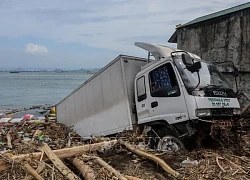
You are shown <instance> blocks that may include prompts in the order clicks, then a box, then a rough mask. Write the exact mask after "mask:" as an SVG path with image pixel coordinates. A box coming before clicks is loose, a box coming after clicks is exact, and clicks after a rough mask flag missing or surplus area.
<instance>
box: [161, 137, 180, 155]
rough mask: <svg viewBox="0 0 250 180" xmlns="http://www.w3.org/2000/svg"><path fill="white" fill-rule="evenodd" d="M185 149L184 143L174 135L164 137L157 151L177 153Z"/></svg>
mask: <svg viewBox="0 0 250 180" xmlns="http://www.w3.org/2000/svg"><path fill="white" fill-rule="evenodd" d="M183 149H184V145H183V143H182V142H181V141H180V140H179V139H178V138H176V137H174V136H172V135H166V136H164V137H162V138H161V139H160V140H159V142H158V144H157V150H159V151H165V152H177V151H181V150H183Z"/></svg>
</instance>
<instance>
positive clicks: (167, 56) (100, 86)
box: [56, 42, 241, 151]
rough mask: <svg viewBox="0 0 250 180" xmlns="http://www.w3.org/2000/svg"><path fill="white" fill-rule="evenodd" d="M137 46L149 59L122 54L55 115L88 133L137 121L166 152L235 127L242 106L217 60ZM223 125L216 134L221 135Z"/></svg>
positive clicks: (109, 131)
mask: <svg viewBox="0 0 250 180" xmlns="http://www.w3.org/2000/svg"><path fill="white" fill-rule="evenodd" d="M135 45H136V46H138V47H140V48H142V49H144V50H146V51H148V59H144V58H138V57H131V56H125V55H120V56H118V57H117V58H116V59H114V60H113V61H112V62H111V63H109V64H108V65H107V66H105V67H104V68H103V69H102V70H100V71H99V72H98V73H96V74H95V75H93V76H92V77H91V78H90V79H89V80H87V81H86V82H84V83H83V84H82V85H81V86H80V87H79V88H77V89H76V90H75V91H73V92H72V93H71V94H70V95H68V96H67V97H66V98H65V99H63V100H62V101H61V102H59V103H58V104H57V106H56V114H57V120H58V121H59V122H61V123H64V124H66V125H67V126H72V127H73V129H74V130H75V131H76V132H77V133H78V134H79V135H81V136H82V137H84V138H90V137H91V136H100V135H103V136H106V135H112V134H116V133H118V132H121V131H123V130H131V129H133V128H134V127H135V125H138V126H137V127H139V128H140V130H143V131H144V133H147V134H148V135H149V136H151V137H154V138H153V140H152V142H151V145H153V146H154V147H156V148H157V149H159V150H164V151H178V150H180V149H182V148H184V146H185V145H186V147H187V145H190V144H192V143H191V142H193V141H195V140H196V139H197V137H199V138H201V137H204V135H206V136H208V135H213V133H214V132H216V131H215V129H216V128H218V127H219V128H221V129H222V130H233V129H234V128H232V127H234V126H235V125H236V124H237V122H238V119H239V117H240V114H241V109H240V105H239V102H238V99H237V97H236V93H235V92H234V91H233V89H232V88H231V87H230V86H229V83H228V82H227V80H226V78H225V77H224V76H223V75H222V74H221V73H220V72H219V70H218V69H217V68H216V66H215V65H213V64H211V63H209V62H208V61H204V60H202V59H201V58H200V57H199V56H197V55H195V54H192V53H189V52H186V51H183V50H178V49H173V48H169V47H166V46H161V45H156V44H150V43H143V42H137V43H135ZM151 56H153V57H154V60H150V57H151ZM221 129H220V133H215V134H216V135H223V133H221V132H222V131H221ZM211 130H213V131H212V132H211ZM153 146H152V147H153Z"/></svg>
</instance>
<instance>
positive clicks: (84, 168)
mask: <svg viewBox="0 0 250 180" xmlns="http://www.w3.org/2000/svg"><path fill="white" fill-rule="evenodd" d="M72 163H73V164H74V166H75V167H76V168H77V169H78V170H79V171H80V172H81V174H82V176H83V177H84V179H85V180H95V179H96V178H95V173H94V171H93V169H92V168H90V167H89V166H88V165H87V164H86V163H84V162H83V161H82V160H81V159H79V158H74V159H73V160H72Z"/></svg>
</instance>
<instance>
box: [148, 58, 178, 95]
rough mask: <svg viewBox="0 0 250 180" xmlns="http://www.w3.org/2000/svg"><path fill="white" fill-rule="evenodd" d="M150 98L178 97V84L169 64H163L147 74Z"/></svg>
mask: <svg viewBox="0 0 250 180" xmlns="http://www.w3.org/2000/svg"><path fill="white" fill-rule="evenodd" d="M149 78H150V91H151V95H152V97H167V96H170V97H175V96H179V95H180V90H179V87H178V82H177V79H176V76H175V72H174V69H173V67H172V65H171V63H167V64H164V65H162V66H160V67H158V68H156V69H154V70H153V71H151V72H150V73H149Z"/></svg>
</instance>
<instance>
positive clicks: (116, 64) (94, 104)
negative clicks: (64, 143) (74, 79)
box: [56, 55, 147, 138]
mask: <svg viewBox="0 0 250 180" xmlns="http://www.w3.org/2000/svg"><path fill="white" fill-rule="evenodd" d="M146 61H147V60H146V59H142V58H136V57H129V56H122V55H121V56H118V57H117V58H116V59H115V60H113V61H112V62H111V63H110V64H108V65H107V66H106V67H104V68H103V69H102V70H101V71H100V72H98V73H96V74H95V75H94V76H92V77H91V78H90V79H89V80H87V81H86V82H85V83H83V84H82V85H81V86H80V87H79V88H77V89H76V90H75V91H73V92H72V93H71V94H70V95H69V96H67V97H66V98H65V99H64V100H62V101H61V102H60V103H58V104H57V106H56V112H57V120H58V121H59V122H61V123H64V124H66V125H67V126H73V129H74V130H75V131H76V132H77V133H78V134H79V135H81V136H82V137H85V138H90V136H92V135H110V134H114V133H117V132H121V131H123V130H125V129H127V130H129V129H132V128H133V124H135V123H136V117H135V114H133V113H132V108H133V104H134V79H135V76H136V74H137V73H138V72H139V71H140V70H141V67H142V66H144V65H145V64H146V63H147V62H146Z"/></svg>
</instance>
